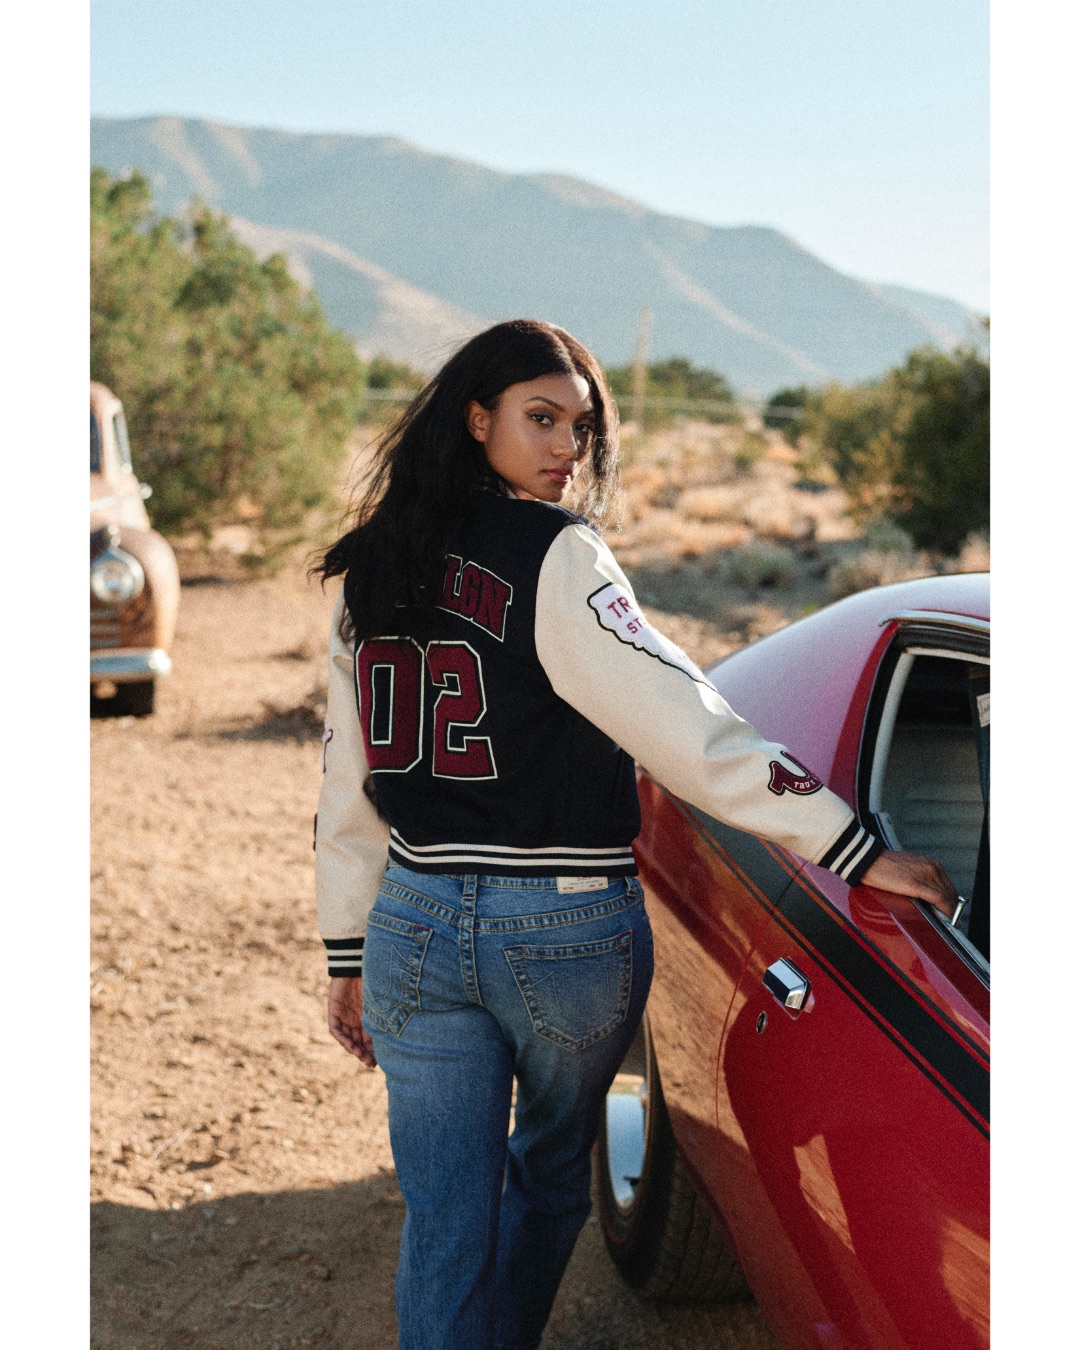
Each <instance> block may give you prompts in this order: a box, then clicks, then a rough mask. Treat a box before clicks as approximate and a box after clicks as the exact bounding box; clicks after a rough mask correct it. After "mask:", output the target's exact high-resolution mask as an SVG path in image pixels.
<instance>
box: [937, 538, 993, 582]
mask: <svg viewBox="0 0 1080 1350" xmlns="http://www.w3.org/2000/svg"><path fill="white" fill-rule="evenodd" d="M943 570H944V571H946V572H989V571H990V537H989V535H988V534H986V533H985V532H984V531H982V530H974V531H973V532H972V533H971V534H969V535H968V537H967V538H966V539H965V540H964V542H963V545H962V546H961V548H960V552H959V553H958V554H957V555H956V557H955V558H950V559H949V560H948V561H947V562H946V563H945V566H944V569H943Z"/></svg>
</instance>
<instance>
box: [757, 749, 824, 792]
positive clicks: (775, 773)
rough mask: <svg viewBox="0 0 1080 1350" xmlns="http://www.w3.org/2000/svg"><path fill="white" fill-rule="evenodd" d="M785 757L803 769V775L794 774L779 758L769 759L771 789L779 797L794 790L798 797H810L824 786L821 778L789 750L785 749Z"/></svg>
mask: <svg viewBox="0 0 1080 1350" xmlns="http://www.w3.org/2000/svg"><path fill="white" fill-rule="evenodd" d="M784 758H785V759H789V760H791V762H792V764H794V765H796V767H798V768H800V769H802V777H799V776H798V775H797V774H793V773H792V772H791V770H790V769H789V768H788V766H787V765H786V764H781V763H780V761H779V760H778V759H771V760H770V761H769V768H770V769H771V770H772V777H771V778H770V779H769V791H770V792H775V793H776V795H777V796H778V797H782V796H783V795H784V793H785V792H794V793H795V795H796V796H798V797H809V796H810V794H811V793H812V792H817V791H818V789H819V788H822V787H824V786H825V785H824V783H822V781H821V779H820V778H815V777H814V775H813V774H812V773H811V772H810V770H809V769H808V768H807V767H806V765H805V764H800V763H799V761H798V760H797V759H796V758H795V756H794V755H792V754H790V753H789V752H788V751H787V750H785V751H784Z"/></svg>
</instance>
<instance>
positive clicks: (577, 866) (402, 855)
mask: <svg viewBox="0 0 1080 1350" xmlns="http://www.w3.org/2000/svg"><path fill="white" fill-rule="evenodd" d="M390 860H391V862H396V863H399V864H400V865H401V866H402V867H410V868H412V869H413V871H415V872H444V873H449V874H450V875H457V876H460V875H462V874H466V875H467V874H469V873H476V874H477V875H485V876H522V877H547V876H570V877H604V876H611V877H624V876H633V875H634V874H635V873H636V872H637V863H636V862H635V861H634V850H633V849H632V848H631V847H630V845H629V844H622V845H618V844H617V845H608V846H605V847H602V848H580V847H578V846H577V845H562V844H551V845H547V846H545V847H543V848H514V847H511V846H510V845H504V844H454V843H447V844H410V843H409V842H408V841H407V840H405V839H403V838H402V837H401V835H400V834H399V833H398V832H397V830H395V829H393V828H391V830H390Z"/></svg>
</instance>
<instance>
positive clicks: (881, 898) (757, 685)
mask: <svg viewBox="0 0 1080 1350" xmlns="http://www.w3.org/2000/svg"><path fill="white" fill-rule="evenodd" d="M989 634H990V624H989V578H988V577H987V576H986V575H965V576H942V577H933V578H927V579H925V580H920V581H911V582H904V583H901V584H899V585H894V586H886V587H879V588H877V589H874V590H871V591H865V592H863V593H861V594H858V595H854V596H851V597H849V598H848V599H846V600H842V601H840V602H839V603H837V604H834V605H831V606H829V607H828V608H827V609H824V610H821V611H820V612H818V613H817V614H814V615H812V616H810V617H808V618H806V619H802V620H800V621H799V622H797V623H794V624H792V625H791V626H790V627H788V628H785V629H783V630H781V631H780V632H778V633H775V634H774V635H772V636H770V637H767V638H765V639H764V640H763V641H761V642H758V643H757V644H756V645H754V646H751V647H747V648H744V649H743V650H742V651H739V652H737V653H735V654H734V655H733V656H731V657H729V658H728V659H726V660H725V661H723V662H721V663H720V664H718V665H716V666H714V667H712V668H711V669H710V670H709V672H708V674H709V676H710V678H711V679H712V681H713V683H714V684H715V685H716V687H717V689H719V691H720V693H721V694H723V696H724V697H725V698H726V699H727V700H728V702H729V703H730V704H731V705H732V706H733V707H734V708H735V710H736V711H737V712H739V713H740V714H741V715H743V716H745V717H746V718H747V719H748V720H749V721H750V722H751V723H752V724H753V725H754V726H755V727H757V728H758V730H760V731H761V732H762V733H763V734H764V735H766V736H768V737H769V738H770V739H773V740H777V741H780V742H781V743H782V744H784V745H785V746H787V747H788V748H789V749H790V750H791V751H792V752H793V754H794V755H796V756H797V757H798V759H799V760H800V761H801V762H802V763H803V764H804V765H806V766H807V767H808V768H810V769H811V770H812V772H814V773H815V774H817V775H819V776H820V777H822V778H824V779H825V781H826V782H827V783H828V785H829V786H830V787H831V788H832V789H833V791H834V792H837V793H839V795H840V796H842V797H843V798H845V799H846V800H847V801H848V802H849V803H850V804H851V806H852V807H853V808H854V809H855V810H856V811H857V812H858V815H859V817H860V820H861V822H862V823H863V824H864V825H866V826H867V827H868V828H871V829H874V830H876V831H877V832H878V833H879V834H880V835H881V836H882V837H884V838H885V840H887V842H888V843H889V844H890V845H891V846H893V847H898V848H904V849H907V850H910V851H912V852H916V853H921V854H925V855H927V856H932V857H936V858H938V859H939V860H940V861H941V862H942V863H943V864H944V866H945V868H946V870H947V871H948V872H949V874H950V876H951V877H952V879H953V881H954V882H955V884H956V887H957V889H958V891H959V892H960V894H961V895H962V896H964V897H966V900H967V904H966V906H965V908H964V909H963V911H962V913H961V914H960V915H959V917H957V916H956V915H954V916H953V919H954V920H955V921H956V922H955V926H953V924H952V923H950V922H949V921H948V920H946V919H943V918H942V917H941V916H940V915H939V914H938V913H937V912H936V911H935V910H933V909H932V908H931V907H930V906H928V905H924V904H921V903H919V902H916V901H913V900H908V899H905V898H903V897H901V896H896V895H891V894H888V893H886V892H882V891H877V890H873V889H870V888H868V887H865V886H859V887H854V888H853V887H850V886H848V885H847V884H846V883H845V882H843V881H841V880H840V878H839V877H837V876H835V875H834V874H833V873H832V872H829V871H826V870H825V869H824V868H821V867H816V866H814V865H812V864H809V863H806V862H804V861H803V860H802V859H799V858H797V857H795V856H794V855H792V854H790V853H788V852H786V851H785V850H784V849H782V848H778V847H776V846H774V845H772V844H768V843H764V842H762V841H761V840H758V839H755V838H752V837H750V836H748V835H746V834H742V833H739V832H737V831H735V830H733V829H731V828H729V827H728V826H725V825H723V824H721V823H720V822H718V821H716V820H714V819H711V818H710V817H709V816H707V815H706V814H705V813H703V812H701V811H699V810H697V809H696V808H694V807H691V806H688V805H687V804H686V803H685V802H683V801H680V800H678V799H677V798H675V797H673V796H672V795H671V794H669V793H668V792H666V791H665V790H664V789H663V788H662V787H661V786H660V785H659V784H658V783H656V782H655V781H654V780H652V779H651V778H650V777H649V776H648V775H646V774H642V775H641V777H640V781H639V786H640V794H641V804H642V817H643V828H642V832H641V835H640V837H639V839H638V841H637V844H636V845H635V849H636V852H637V856H638V861H639V864H640V867H641V876H642V882H643V884H644V886H645V893H646V904H647V907H648V911H649V915H650V918H651V921H652V925H653V930H654V933H655V940H656V976H655V981H654V984H653V987H652V992H651V994H650V998H649V1004H648V1011H647V1018H646V1022H645V1024H644V1025H643V1030H642V1034H641V1036H639V1040H638V1044H637V1045H636V1046H635V1047H634V1049H633V1050H632V1051H631V1054H630V1055H629V1056H628V1058H627V1061H626V1063H625V1064H624V1065H623V1071H622V1072H621V1073H620V1074H619V1076H618V1078H617V1079H616V1081H615V1084H614V1085H613V1088H612V1091H611V1093H610V1094H609V1096H608V1100H607V1109H606V1115H605V1119H604V1121H603V1125H602V1131H601V1137H600V1140H599V1142H598V1144H597V1149H596V1157H595V1161H596V1174H597V1187H598V1194H599V1197H600V1211H601V1222H602V1224H603V1228H604V1233H605V1237H606V1240H607V1244H608V1248H609V1250H610V1252H611V1254H612V1256H613V1258H614V1260H615V1262H616V1265H617V1266H618V1267H619V1269H620V1271H621V1272H622V1274H623V1276H624V1278H625V1279H626V1280H627V1281H628V1282H629V1283H630V1284H631V1286H633V1287H634V1288H636V1289H638V1290H640V1291H641V1292H643V1293H645V1294H647V1295H651V1296H653V1297H660V1298H663V1297H667V1298H672V1299H678V1298H683V1299H700V1298H706V1297H710V1296H712V1297H717V1296H719V1297H724V1296H727V1297H733V1296H737V1295H738V1294H739V1292H740V1291H741V1292H742V1293H744V1294H745V1291H746V1285H749V1288H750V1290H751V1291H752V1292H753V1294H754V1296H755V1297H756V1299H757V1300H758V1303H759V1305H760V1306H761V1308H762V1310H763V1312H764V1314H765V1317H766V1318H767V1319H768V1321H769V1323H770V1325H771V1326H772V1328H773V1330H774V1331H775V1333H776V1335H777V1337H778V1338H779V1340H780V1342H781V1344H782V1345H783V1346H784V1347H785V1350H796V1347H798V1348H800V1350H801V1348H802V1347H807V1348H808V1350H809V1347H815V1348H816V1347H828V1350H835V1348H838V1347H871V1346H872V1347H875V1348H879V1350H892V1348H893V1347H901V1346H903V1347H925V1348H926V1350H931V1348H933V1350H940V1347H945V1346H947V1347H949V1350H961V1348H966V1347H976V1346H980V1347H984V1346H986V1345H988V1344H989V1231H990V1229H989V1107H990V1100H989V1099H990V1074H989V1053H990V891H989V834H988V824H989V813H990V679H989V675H990V668H989V654H990V648H989V643H990V636H989ZM744 1280H745V1283H744Z"/></svg>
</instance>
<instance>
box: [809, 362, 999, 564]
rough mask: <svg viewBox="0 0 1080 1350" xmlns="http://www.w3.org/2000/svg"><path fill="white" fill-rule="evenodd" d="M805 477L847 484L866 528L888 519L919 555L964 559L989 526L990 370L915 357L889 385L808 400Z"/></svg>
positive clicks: (892, 374)
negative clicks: (972, 539)
mask: <svg viewBox="0 0 1080 1350" xmlns="http://www.w3.org/2000/svg"><path fill="white" fill-rule="evenodd" d="M799 446H800V449H801V450H802V452H803V453H802V460H801V468H802V471H803V474H804V477H806V478H807V479H811V480H813V479H817V480H818V481H829V479H830V477H832V476H835V479H836V480H837V481H839V482H840V483H841V485H842V486H843V487H844V489H845V491H846V492H847V495H848V498H849V501H850V503H851V512H852V515H853V517H854V518H855V519H856V520H857V521H858V522H860V523H862V524H866V523H868V522H870V521H873V520H877V519H881V518H889V519H891V520H892V521H894V522H895V523H896V524H897V525H898V526H900V528H902V529H903V530H905V531H906V532H907V533H908V534H909V535H910V536H911V539H912V540H913V542H914V543H915V545H916V546H917V547H919V548H930V549H936V550H939V551H941V552H955V551H956V550H957V549H958V548H959V547H960V545H961V544H962V543H963V541H964V540H965V539H966V538H967V536H968V535H969V534H971V533H972V532H973V531H979V530H986V529H987V528H988V526H989V523H990V365H989V362H988V361H987V360H986V359H985V358H984V357H983V356H982V354H981V353H980V352H978V351H977V350H975V349H974V348H971V347H959V348H957V349H956V350H955V351H954V352H952V353H950V354H946V353H944V352H939V351H935V350H933V349H931V348H921V349H919V350H918V351H914V352H912V353H911V355H910V356H909V357H908V359H907V361H906V362H905V363H904V365H902V366H898V367H896V368H894V369H893V370H891V371H889V372H888V374H887V375H885V377H884V378H883V379H881V380H877V381H873V382H868V383H865V384H859V385H850V386H845V385H839V384H833V385H829V386H828V387H827V388H825V389H823V390H820V391H818V392H816V393H812V394H811V395H810V397H809V398H808V399H807V402H806V407H805V412H804V414H803V418H802V422H801V434H800V437H799Z"/></svg>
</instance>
